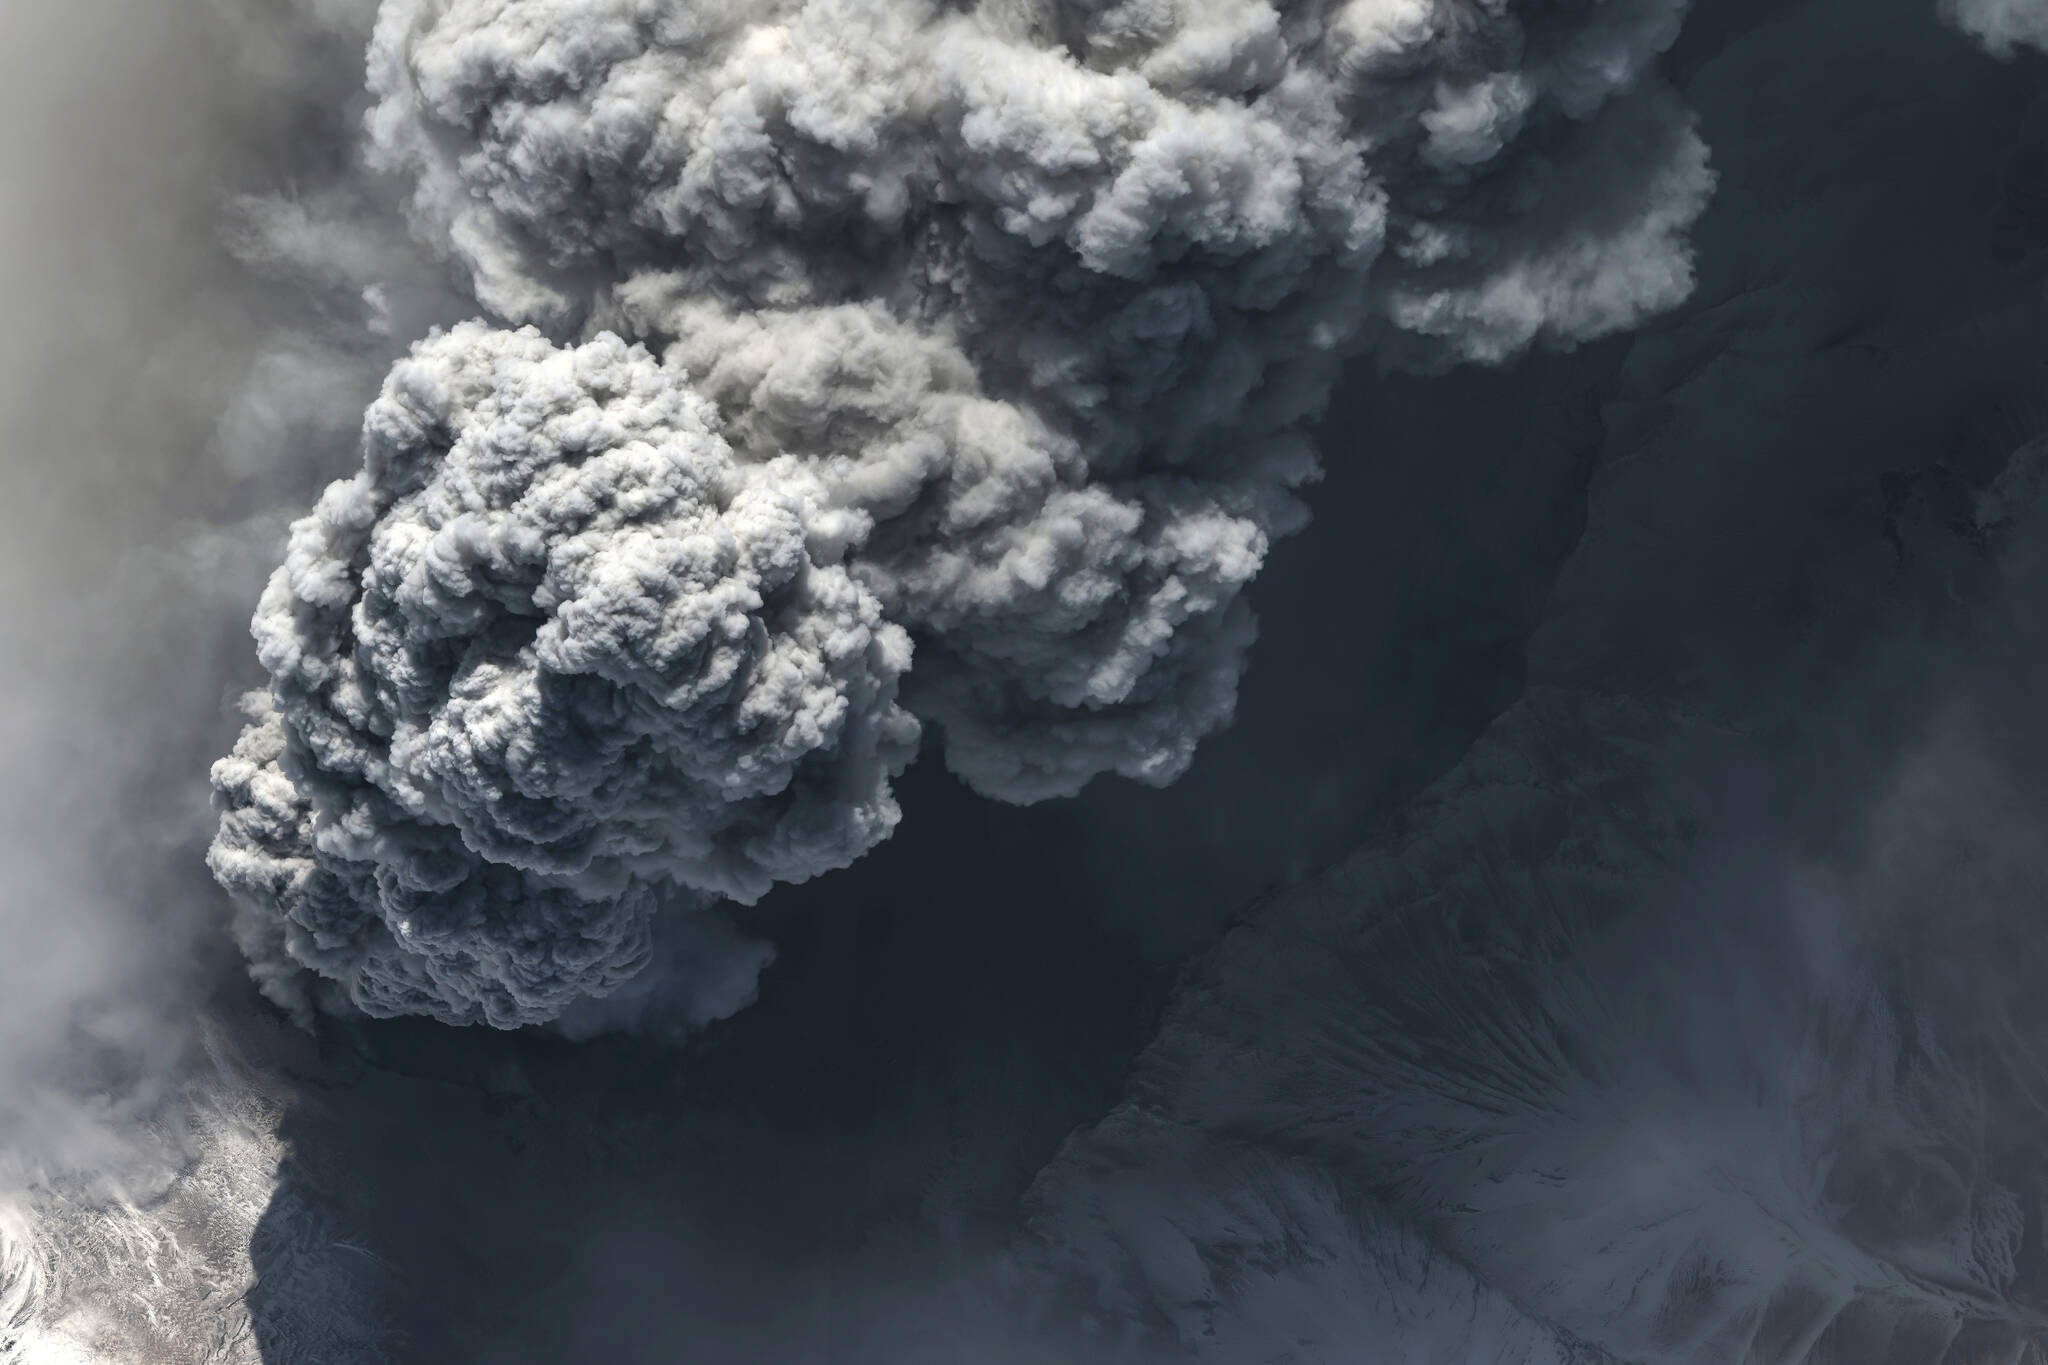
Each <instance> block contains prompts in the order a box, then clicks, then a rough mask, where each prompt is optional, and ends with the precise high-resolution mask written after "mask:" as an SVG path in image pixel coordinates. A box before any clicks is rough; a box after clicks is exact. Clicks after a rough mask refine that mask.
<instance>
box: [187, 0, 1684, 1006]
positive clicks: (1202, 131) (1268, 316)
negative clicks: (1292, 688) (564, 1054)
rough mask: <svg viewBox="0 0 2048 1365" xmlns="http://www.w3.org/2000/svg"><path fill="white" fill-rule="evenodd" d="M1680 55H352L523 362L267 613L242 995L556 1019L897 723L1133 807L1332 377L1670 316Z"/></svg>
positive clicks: (218, 851) (1236, 636) (1276, 520)
mask: <svg viewBox="0 0 2048 1365" xmlns="http://www.w3.org/2000/svg"><path fill="white" fill-rule="evenodd" d="M1680 9H1681V5H1680V4H1679V3H1678V2H1677V0H1595V2H1593V3H1586V4H1575V5H1568V6H1559V5H1551V4H1535V3H1517V2H1516V0H1349V2H1348V3H1335V2H1333V0H1319V2H1317V3H1306V4H1301V5H1292V6H1281V7H1275V6H1273V5H1269V4H1267V3H1264V0H1176V2H1175V3H1167V4H1157V3H1153V4H1143V3H1126V4H1118V5H1096V4H1083V3H1078V2H1077V0H1042V2H1041V3H1031V0H983V2H982V3H979V4H976V5H962V4H939V3H924V2H923V0H773V2H771V3H765V4H764V3H751V2H750V3H731V4H723V3H703V4H682V3H676V0H574V2H573V3H572V2H571V0H387V3H385V4H384V5H383V7H382V9H381V11H380V14H379V18H378V22H377V26H376V32H375V36H374V38H373V39H372V42H371V48H370V63H369V69H370V85H371V94H372V97H373V100H374V106H373V108H372V111H371V113H370V116H369V120H368V130H369V136H370V153H371V155H370V159H371V161H372V163H373V164H374V165H376V166H377V167H378V168H379V169H380V170H382V171H385V172H388V173H393V174H395V175H397V176H398V177H400V179H401V180H402V182H403V183H406V184H408V185H409V186H410V187H411V195H410V210H411V215H412V219H413V226H414V228H415V230H416V232H417V233H418V234H419V235H420V236H421V237H422V239H423V240H425V241H426V242H427V243H428V244H429V245H430V246H432V247H433V248H434V249H436V250H437V251H439V252H441V253H442V254H444V255H445V256H446V257H448V258H449V259H450V261H451V262H452V263H453V264H454V265H455V266H456V267H457V269H458V270H459V272H460V273H461V274H462V276H463V277H464V278H465V279H466V280H467V281H468V282H469V284H470V287H471V289H472V290H473V293H474V295H475V298H476V300H477V302H478V303H479V304H480V305H481V306H482V307H483V308H484V309H485V310H487V311H488V312H489V313H490V314H492V315H494V317H495V318H497V319H498V320H500V321H502V322H503V323H506V324H509V325H511V326H513V327H517V328H520V330H516V331H513V330H492V329H491V328H489V327H486V326H485V325H483V324H468V325H465V326H463V327H459V328H457V329H455V330H453V331H451V332H448V333H446V334H443V335H437V336H434V337H432V338H430V339H428V340H427V341H425V342H424V343H422V344H421V345H420V346H419V347H418V348H417V350H416V351H415V353H414V355H413V356H412V358H411V359H410V360H408V361H406V362H404V363H402V364H401V365H400V366H399V367H398V368H397V369H396V370H395V371H394V372H393V374H392V376H391V378H390V379H389V381H388V382H387V383H386V386H385V389H384V393H383V396H382V397H381V398H380V399H379V400H378V402H377V403H376V405H375V406H374V407H373V408H372V409H371V411H370V414H369V417H368V420H367V423H366V428H365V438H364V439H365V457H364V458H365V463H364V469H363V472H362V473H360V474H359V475H357V476H356V477H355V478H354V479H352V480H348V481H344V482H343V483H340V484H337V485H335V487H334V488H332V489H330V490H329V492H328V493H327V495H326V496H325V498H323V500H322V502H321V505H320V508H319V510H318V511H317V512H316V513H315V514H314V515H313V516H312V517H310V518H308V519H307V520H305V521H303V522H301V523H300V524H299V526H298V527H297V529H296V530H295V532H294V536H293V544H292V549H291V552H290V556H289V558H288V560H287V562H286V564H285V566H284V567H283V568H282V569H281V570H280V571H279V573H278V575H277V577H276V578H275V579H274V580H273V582H272V584H271V587H270V589H269V591H268V593H267V594H266V596H265V598H264V602H263V605H262V607H261V609H260V610H259V612H258V615H257V621H256V633H257V636H258V640H259V643H260V646H261V655H262V658H263V662H264V664H265V666H266V668H268V669H269V670H270V672H271V675H272V694H273V702H272V705H271V706H270V707H269V708H268V709H267V710H265V711H264V713H263V714H261V715H259V717H258V718H257V720H256V721H255V723H254V724H253V725H252V727H251V729H250V730H249V732H248V733H247V734H246V735H245V736H244V738H243V740H242V742H241V744H240V745H239V746H238V748H237V751H236V753H235V755H234V756H233V757H231V758H230V759H227V760H224V761H223V762H222V764H221V765H219V767H218V768H217V769H216V773H215V781H216V786H217V787H218V788H219V790H220V793H221V798H222V805H223V809H224V811H225V815H224V819H223V823H222V827H221V835H220V838H219V840H218V841H217V843H216V845H215V848H214V853H213V863H214V867H215V870H216V872H217V874H218V875H219V876H220V877H221V878H222V880H223V881H224V882H225V883H227V884H228V885H229V887H230V888H231V889H232V890H233V891H235V892H236V894H237V896H238V898H239V899H240V900H241V901H242V903H243V905H244V907H245V909H246V910H247V911H248V914H247V916H246V919H245V926H244V937H245V941H246V942H247V943H248V944H249V945H250V946H251V951H252V953H253V955H254V956H255V957H256V958H257V959H258V961H259V964H260V965H259V974H265V975H268V976H269V977H270V979H272V981H273V983H274V984H275V986H276V989H277V990H278V991H279V992H280V993H288V992H289V989H290V988H288V987H287V985H286V982H287V979H288V978H289V977H290V976H291V975H292V973H293V972H294V971H295V970H296V968H295V967H293V966H288V965H287V964H288V963H289V964H297V965H299V966H310V967H312V968H313V969H314V970H315V971H316V972H317V973H319V974H320V975H321V976H323V977H326V978H328V979H329V980H331V981H334V982H338V983H340V985H341V986H342V987H343V989H344V991H345V994H346V995H347V997H348V998H349V999H350V1000H351V1001H353V1003H354V1004H355V1005H356V1006H357V1007H359V1008H362V1009H365V1010H368V1011H370V1012H372V1013H394V1012H425V1013H431V1014H435V1015H438V1016H440V1017H443V1018H447V1019H452V1020H473V1019H483V1020H488V1021H489V1022H492V1023H496V1024H501V1025H511V1024H518V1023H524V1022H530V1021H534V1020H540V1019H545V1018H550V1017H553V1016H555V1015H556V1014H558V1013H559V1012H560V1011H561V1010H562V1009H563V1008H565V1007H566V1006H567V1005H568V1004H570V1003H572V1002H573V1001H575V1000H576V999H578V998H581V997H585V996H590V995H601V994H603V993H605V992H607V991H609V990H611V989H612V988H614V987H616V986H617V985H618V984H619V983H620V982H621V981H622V980H624V979H625V978H626V977H628V976H630V975H631V974H632V973H633V972H635V971H636V970H638V969H639V967H640V966H641V965H642V963H643V962H644V960H645V958H646V955H647V946H646V945H647V942H648V921H649V918H650V916H651V915H652V914H653V912H654V911H655V910H656V909H657V908H658V907H659V906H660V905H662V904H664V903H666V902H669V901H700V900H702V899H704V898H706V897H710V896H724V897H730V898H734V899H739V900H750V899H752V898H754V897H756V896H758V895H760V894H761V893H762V892H763V891H764V890H766V888H767V887H768V886H769V885H770V884H772V883H774V882H777V881H788V880H796V879H800V878H804V877H808V876H812V875H815V874H816V873H819V872H821V871H825V870H827V869H830V868H833V867H836V866H839V865H841V864H843V863H845V862H847V861H849V860H851V859H852V858H855V857H857V856H859V854H860V853H861V852H863V851H864V850H865V849H867V848H868V847H870V846H872V845H873V844H874V843H875V842H876V841H877V840H879V839H881V838H883V837H885V836H886V835H887V833H888V831H889V829H890V827H891V826H892V825H893V823H894V821H895V819H896V809H895V806H894V804H893V802H892V800H891V798H890V793H889V783H890V780H891V779H892V778H893V777H894V776H895V775H896V774H897V773H898V772H899V771H900V770H901V769H902V767H903V766H904V764H905V763H906V762H907V761H908V760H909V758H910V756H911V754H912V752H913V750H914V747H915V744H916V741H917V736H918V733H919V722H920V721H922V722H925V723H928V724H929V725H930V726H931V727H932V728H933V729H934V730H935V732H936V735H937V737H938V739H939V740H940V742H941V743H942V745H943V748H944V753H945V757H946V761H947V763H948V764H949V766H951V767H952V768H953V770H954V771H955V772H957V773H958V774H959V775H960V776H961V777H962V778H963V779H965V780H966V781H967V782H968V783H969V784H970V785H972V786H973V787H975V788H976V789H978V790H980V791H982V792H984V793H987V794H989V795H992V796H995V797H998V798H1002V799H1006V800H1013V801H1034V800H1039V799H1043V798H1046V797H1051V796H1058V795H1066V794H1071V793H1073V792H1075V791H1077V790H1078V789H1079V788H1080V787H1082V786H1083V785H1084V784H1085V783H1087V782H1088V781H1089V780H1090V779H1092V778H1094V777H1096V776H1099V775H1101V774H1105V773H1117V774H1121V775H1124V776H1128V777H1133V778H1137V779H1140V780H1143V781H1147V782H1152V783H1166V782H1170V781H1172V780H1173V779H1174V778H1175V777H1177V776H1178V775H1179V774H1180V773H1181V772H1182V771H1184V770H1185V768H1186V767H1187V765H1188V763H1189V762H1190V761H1191V759H1192V756H1193V753H1194V749H1195V747H1196V745H1197V744H1198V742H1199V741H1200V740H1201V739H1202V737H1203V736H1205V735H1207V734H1209V733H1211V732H1213V731H1214V730H1216V729H1217V728H1218V727H1220V726H1221V725H1223V724H1224V723H1226V722H1227V721H1228V719H1229V717H1230V715H1231V712H1232V709H1233V707H1234V704H1235V698H1236V689H1237V682H1238V678H1239V675H1240V673H1241V672H1242V670H1243V667H1244V662H1245V653H1246V650H1247V648H1248V646H1249V644H1250V642H1251V639H1252V636H1253V633H1254V630H1253V622H1252V619H1251V615H1250V612H1249V610H1248V609H1247V607H1246V606H1245V604H1244V602H1243V600H1242V593H1243V590H1244V588H1245V586H1246V585H1247V584H1248V583H1249V582H1250V581H1251V579H1252V578H1253V576H1254V575H1255V574H1256V573H1257V571H1258V569H1259V566H1260V564H1261V562H1262V560H1263V558H1264V556H1265V554H1266V551H1267V549H1268V547H1269V545H1270V544H1271V542H1272V540H1273V539H1274V538H1275V537H1277V536H1280V535H1283V534H1286V533H1287V532H1289V531H1292V530H1294V529H1295V528H1297V527H1298V526H1299V525H1300V524H1301V523H1302V522H1303V520H1304V519H1305V514H1304V512H1303V510H1302V507H1301V504H1300V503H1299V501H1298V499H1297V497H1296V490H1297V489H1298V488H1299V487H1300V486H1302V485H1303V484H1305V483H1307V482H1308V481H1310V480H1311V479H1313V478H1314V477H1315V474H1316V463H1315V457H1314V454H1313V451H1312V450H1311V449H1310V447H1309V444H1308V441H1307V438H1306V435H1305V428H1306V425H1307V424H1308V423H1309V421H1310V420H1311V419H1312V418H1314V417H1315V416H1316V415H1317V414H1318V413H1319V412H1320V411H1321V409H1322V407H1323V405H1324V403H1325V400H1326V397H1327V394H1328V391H1329V389H1330V386H1331V384H1332V382H1333V381H1334V379H1335V376H1336V374H1337V370H1338V366H1339V364H1340V362H1341V361H1342V359H1343V357H1344V356H1345V355H1346V354H1348V353H1351V352H1354V351H1356V350H1358V349H1360V348H1363V347H1368V346H1369V347H1375V348H1377V349H1379V350H1380V352H1381V353H1382V354H1383V355H1385V356H1387V357H1388V358H1390V359H1393V360H1396V361H1399V362H1401V363H1407V364H1422V365H1436V364H1444V363H1450V362H1453V361H1457V360H1461V359H1476V360H1482V361H1484V360H1498V359H1501V358H1504V357H1507V356H1510V355H1512V354H1514V353H1515V352H1517V351H1518V350H1520V349H1523V348H1525V347H1527V346H1529V345H1531V344H1538V343H1541V344H1569V343H1571V342H1573V341H1576V340H1579V339H1583V338H1587V337H1591V336H1595V335H1598V334H1601V333H1604V332H1608V331H1611V330H1613V329H1616V328H1619V327H1623V326H1626V325H1628V324H1630V323H1632V322H1634V321H1635V320H1637V319H1638V318H1640V317H1642V316H1643V315H1644V314H1645V313H1647V312H1649V311H1652V310H1655V309H1659V308H1663V307H1666V306H1669V305H1670V304H1672V303H1674V302H1676V301H1677V300H1678V299H1679V298H1680V297H1681V296H1682V295H1683V294H1684V293H1685V292H1686V290H1687V289H1688V288H1689V286H1690V280H1691V273H1690V263H1689V259H1688V256H1687V251H1686V246H1685V242H1684V238H1683V233H1684V230H1685V229H1686V227H1687V226H1688V225H1689V223H1690V222H1691V220H1692V219H1693V218H1694V216H1695V215H1696V214H1697V213H1698V211H1699V209H1700V207H1701V205H1702V203H1703V201H1704V198H1705V195H1706V192H1707V189H1708V187H1709V183H1710V176H1709V173H1708V171H1707V169H1706V164H1705V154H1704V151H1703V149H1702V147H1701V146H1700V144H1699V142H1698V141H1697V139H1696V138H1695V137H1694V136H1693V133H1692V131H1691V127H1690V123H1689V120H1688V119H1687V118H1686V116H1685V115H1684V113H1683V111H1682V110H1680V109H1679V108H1678V107H1677V105H1676V104H1675V102H1674V101H1672V100H1671V99H1670V98H1669V97H1668V96H1667V94H1666V93H1665V92H1663V91H1662V89H1661V88H1660V87H1656V86H1655V85H1654V83H1653V82H1646V79H1645V72H1646V69H1647V67H1648V65H1649V63H1650V62H1651V61H1652V60H1653V59H1654V57H1655V55H1656V54H1657V53H1658V52H1659V51H1660V50H1662V48H1663V47H1664V46H1665V45H1667V44H1668V43H1669V42H1670V41H1671V39H1672V38H1673V37H1674V36H1675V33H1676V29H1677V24H1678V16H1679V11H1680ZM622 337H623V338H626V339H628V340H631V341H633V342H635V343H637V344H634V345H629V344H628V340H622V339H621V338H622ZM643 347H644V348H645V349H643ZM657 355H658V358H657ZM913 653H914V655H915V659H916V665H915V668H914V669H913V668H912V667H911V660H912V656H913Z"/></svg>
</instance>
